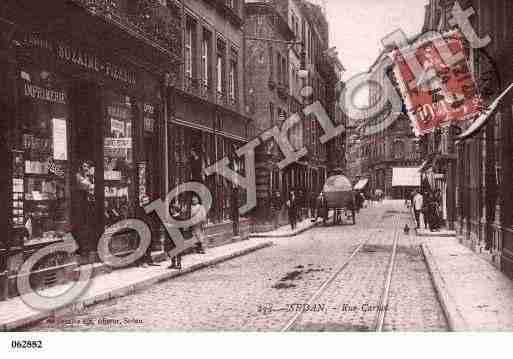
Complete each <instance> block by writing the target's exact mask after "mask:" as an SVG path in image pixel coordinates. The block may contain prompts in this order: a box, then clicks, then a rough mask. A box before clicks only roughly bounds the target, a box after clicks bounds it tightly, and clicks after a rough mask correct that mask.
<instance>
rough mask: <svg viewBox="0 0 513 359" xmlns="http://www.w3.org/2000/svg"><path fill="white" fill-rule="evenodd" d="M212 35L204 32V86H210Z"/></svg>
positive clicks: (202, 54) (202, 64) (202, 47)
mask: <svg viewBox="0 0 513 359" xmlns="http://www.w3.org/2000/svg"><path fill="white" fill-rule="evenodd" d="M211 38H212V35H211V33H210V32H209V31H207V30H204V31H203V41H202V44H201V79H202V81H203V85H204V86H206V87H208V86H209V85H210V42H211Z"/></svg>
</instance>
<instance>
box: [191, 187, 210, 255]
mask: <svg viewBox="0 0 513 359" xmlns="http://www.w3.org/2000/svg"><path fill="white" fill-rule="evenodd" d="M191 218H195V219H196V223H195V224H194V225H193V226H192V234H193V236H194V239H195V240H196V248H197V252H198V253H199V254H205V243H204V240H205V239H204V238H205V232H204V231H205V229H204V227H205V223H206V221H207V211H206V210H205V207H204V206H203V205H202V204H201V203H200V199H199V198H198V196H194V197H192V206H191Z"/></svg>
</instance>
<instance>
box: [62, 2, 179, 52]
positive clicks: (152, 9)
mask: <svg viewBox="0 0 513 359" xmlns="http://www.w3.org/2000/svg"><path fill="white" fill-rule="evenodd" d="M70 1H71V2H73V3H75V4H77V5H79V6H81V7H83V8H84V9H85V10H87V11H88V12H90V13H91V14H93V15H95V16H99V17H102V18H104V19H105V20H107V21H109V22H111V23H113V24H115V25H117V26H118V27H120V28H121V29H122V30H125V31H127V32H128V33H130V34H131V35H133V36H135V37H137V38H139V39H142V40H144V41H146V42H147V43H150V44H151V45H153V46H154V47H156V48H158V49H159V50H160V51H163V52H166V53H167V54H168V55H173V56H177V57H178V55H179V54H180V52H181V22H180V9H178V8H177V7H175V6H174V5H171V6H164V5H162V3H161V1H159V0H135V1H133V0H70Z"/></svg>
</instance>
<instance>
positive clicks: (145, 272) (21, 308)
mask: <svg viewBox="0 0 513 359" xmlns="http://www.w3.org/2000/svg"><path fill="white" fill-rule="evenodd" d="M271 245H272V242H270V241H262V240H259V239H252V240H247V241H242V242H237V243H232V244H227V245H224V246H221V247H216V248H211V249H209V250H208V251H207V253H206V254H205V255H196V254H195V255H187V256H184V258H183V260H182V266H183V270H182V271H177V270H169V269H167V266H168V263H161V266H158V267H148V268H140V267H132V268H126V269H120V270H116V271H113V272H112V273H108V274H104V275H100V276H98V277H94V278H93V279H92V280H91V284H90V286H89V287H88V289H87V290H86V292H85V293H84V294H83V295H82V296H81V297H80V298H79V299H77V300H76V301H75V302H74V303H72V304H70V305H68V306H67V307H64V308H62V309H60V310H59V311H57V312H40V311H37V310H35V309H33V308H30V307H29V306H27V305H26V304H25V303H24V302H23V301H22V299H21V298H20V297H16V298H11V299H9V300H7V301H5V302H0V331H7V330H14V329H18V328H24V327H27V326H29V325H31V324H34V323H36V322H38V321H41V320H43V319H45V318H48V317H51V316H53V315H59V314H60V313H65V312H67V311H70V310H71V311H73V310H77V309H80V308H84V307H87V306H91V305H93V304H96V303H100V302H103V301H107V300H109V299H113V298H119V297H123V296H126V295H129V294H133V293H135V292H137V291H140V290H143V289H145V288H148V287H150V286H152V285H154V284H156V283H159V282H163V281H166V280H168V279H171V278H174V277H177V276H181V275H184V274H188V273H191V272H193V271H196V270H199V269H202V268H206V267H210V266H213V265H215V264H218V263H222V262H224V261H227V260H229V259H232V258H235V257H239V256H243V255H245V254H249V253H252V252H254V251H257V250H259V249H263V248H266V247H270V246H271ZM71 285H72V284H67V285H61V286H56V287H52V288H48V289H45V290H42V291H40V292H39V293H40V294H41V295H43V296H49V297H51V296H55V295H57V294H59V293H63V292H65V291H66V290H67V289H69V288H70V286H71Z"/></svg>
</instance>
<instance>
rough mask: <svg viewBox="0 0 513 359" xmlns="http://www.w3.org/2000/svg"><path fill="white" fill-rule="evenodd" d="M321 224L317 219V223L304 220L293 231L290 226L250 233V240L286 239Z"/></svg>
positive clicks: (329, 218)
mask: <svg viewBox="0 0 513 359" xmlns="http://www.w3.org/2000/svg"><path fill="white" fill-rule="evenodd" d="M332 216H333V213H330V215H329V216H328V222H329V221H331V220H332ZM321 224H322V219H318V220H317V222H312V218H308V219H305V220H304V221H302V222H299V223H298V224H297V227H296V229H295V230H292V228H291V227H290V224H288V225H286V226H282V227H280V228H278V229H275V230H274V231H270V232H262V233H251V234H250V235H249V237H250V238H287V237H295V236H297V235H300V234H301V233H304V232H306V231H308V230H309V229H311V228H313V227H315V226H317V225H321Z"/></svg>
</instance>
